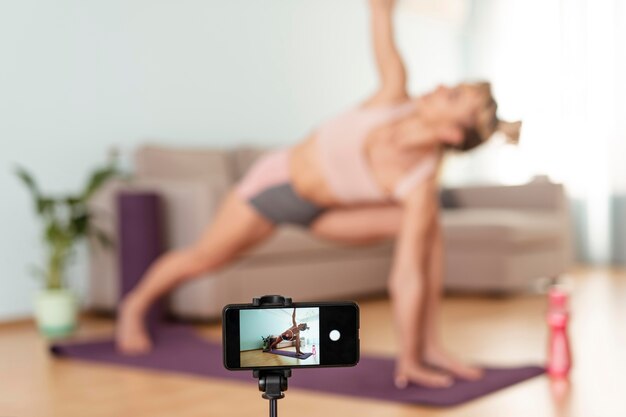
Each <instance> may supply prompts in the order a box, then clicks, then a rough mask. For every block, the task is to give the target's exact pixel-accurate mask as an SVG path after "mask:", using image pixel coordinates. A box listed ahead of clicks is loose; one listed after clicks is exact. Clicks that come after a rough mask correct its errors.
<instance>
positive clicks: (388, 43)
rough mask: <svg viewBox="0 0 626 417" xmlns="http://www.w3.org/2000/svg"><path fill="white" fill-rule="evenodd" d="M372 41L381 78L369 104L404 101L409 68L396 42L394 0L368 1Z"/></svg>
mask: <svg viewBox="0 0 626 417" xmlns="http://www.w3.org/2000/svg"><path fill="white" fill-rule="evenodd" d="M369 3H370V10H371V26H372V29H371V30H372V42H373V46H374V55H375V57H376V66H377V68H378V74H379V78H380V87H379V90H378V92H377V93H376V94H375V95H374V96H373V97H372V98H371V99H370V100H369V102H368V104H385V103H388V102H396V101H402V100H405V99H406V98H407V97H408V96H407V93H406V70H405V68H404V62H403V61H402V57H401V56H400V53H399V52H398V49H397V48H396V44H395V41H394V27H393V10H394V6H395V0H369Z"/></svg>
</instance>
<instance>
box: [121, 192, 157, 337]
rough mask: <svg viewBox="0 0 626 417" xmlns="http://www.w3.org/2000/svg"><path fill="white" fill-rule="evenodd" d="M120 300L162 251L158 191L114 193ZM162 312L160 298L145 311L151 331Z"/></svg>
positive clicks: (153, 330)
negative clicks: (115, 199) (115, 195)
mask: <svg viewBox="0 0 626 417" xmlns="http://www.w3.org/2000/svg"><path fill="white" fill-rule="evenodd" d="M117 212H118V218H119V222H118V236H119V242H118V247H117V249H118V255H119V262H120V271H119V272H120V285H119V300H120V301H121V300H122V299H123V298H124V296H126V294H128V293H129V292H130V291H131V290H132V289H133V288H134V287H135V285H137V284H138V283H139V281H140V280H141V278H142V277H143V275H144V273H145V272H146V271H147V270H148V267H150V265H151V264H152V262H154V260H155V259H156V258H158V257H159V255H161V253H163V247H164V241H163V222H162V204H161V199H160V197H159V195H158V194H156V193H153V192H146V191H133V192H122V193H120V194H118V195H117ZM162 313H163V308H162V302H161V301H159V302H156V303H154V305H153V306H152V307H151V308H150V310H149V311H148V314H147V315H146V321H147V323H148V329H149V330H150V333H151V334H152V335H154V334H155V333H156V331H157V330H156V328H157V327H158V324H159V322H160V321H161V317H162Z"/></svg>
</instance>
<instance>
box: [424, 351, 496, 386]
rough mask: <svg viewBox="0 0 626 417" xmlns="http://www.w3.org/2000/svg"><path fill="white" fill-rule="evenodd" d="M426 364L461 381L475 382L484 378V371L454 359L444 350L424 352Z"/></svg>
mask: <svg viewBox="0 0 626 417" xmlns="http://www.w3.org/2000/svg"><path fill="white" fill-rule="evenodd" d="M424 362H425V363H427V364H429V365H431V366H434V367H437V368H438V369H441V370H443V371H446V372H450V373H451V374H452V375H454V376H456V377H459V378H461V379H467V380H470V381H474V380H477V379H480V378H482V377H483V373H484V372H483V370H482V369H480V368H477V367H475V366H470V365H466V364H464V363H462V362H460V361H459V360H457V359H455V358H454V357H452V356H451V355H450V354H448V353H447V352H446V351H444V350H443V349H439V348H431V349H427V350H426V352H424Z"/></svg>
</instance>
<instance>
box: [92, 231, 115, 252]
mask: <svg viewBox="0 0 626 417" xmlns="http://www.w3.org/2000/svg"><path fill="white" fill-rule="evenodd" d="M91 233H93V235H94V236H95V238H96V239H97V240H98V243H100V245H101V246H102V247H104V248H107V249H110V248H112V247H113V246H114V244H113V240H112V239H111V237H110V236H109V235H107V234H106V233H105V232H103V231H102V230H100V229H96V228H93V229H92V231H91Z"/></svg>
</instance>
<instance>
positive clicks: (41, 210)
mask: <svg viewBox="0 0 626 417" xmlns="http://www.w3.org/2000/svg"><path fill="white" fill-rule="evenodd" d="M54 204H55V201H54V200H53V199H51V198H48V197H39V198H37V200H36V202H35V206H36V209H37V213H38V214H50V213H52V211H53V210H54Z"/></svg>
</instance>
